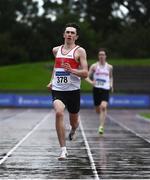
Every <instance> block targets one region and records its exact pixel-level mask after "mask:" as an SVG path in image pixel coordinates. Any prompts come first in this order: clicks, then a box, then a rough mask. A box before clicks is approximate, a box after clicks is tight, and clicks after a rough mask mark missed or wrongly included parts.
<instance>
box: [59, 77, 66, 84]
mask: <svg viewBox="0 0 150 180" xmlns="http://www.w3.org/2000/svg"><path fill="white" fill-rule="evenodd" d="M57 83H58V84H66V83H68V79H67V76H58V77H57Z"/></svg>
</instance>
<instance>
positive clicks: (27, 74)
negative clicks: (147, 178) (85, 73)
mask: <svg viewBox="0 0 150 180" xmlns="http://www.w3.org/2000/svg"><path fill="white" fill-rule="evenodd" d="M94 62H96V60H94V59H93V60H88V64H89V66H90V65H91V64H92V63H94ZM108 62H109V63H111V64H112V65H119V66H123V65H128V66H129V65H130V66H135V65H139V66H143V65H145V66H150V59H132V60H131V59H128V60H127V59H110V60H109V59H108ZM53 63H54V61H51V60H49V61H46V62H40V63H28V64H19V65H10V66H1V67H0V91H1V92H2V91H8V92H9V91H10V92H11V91H17V92H18V91H44V92H47V88H46V85H47V83H48V82H49V81H50V77H51V73H52V69H53ZM91 89H92V87H91V85H90V84H89V83H87V82H86V81H85V80H82V83H81V90H83V91H86V92H88V91H91Z"/></svg>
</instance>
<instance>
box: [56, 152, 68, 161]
mask: <svg viewBox="0 0 150 180" xmlns="http://www.w3.org/2000/svg"><path fill="white" fill-rule="evenodd" d="M67 156H68V153H67V150H61V153H60V156H59V157H58V160H65V159H67Z"/></svg>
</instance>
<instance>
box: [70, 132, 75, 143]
mask: <svg viewBox="0 0 150 180" xmlns="http://www.w3.org/2000/svg"><path fill="white" fill-rule="evenodd" d="M75 138H76V131H73V130H71V131H70V133H69V140H70V141H72V140H75Z"/></svg>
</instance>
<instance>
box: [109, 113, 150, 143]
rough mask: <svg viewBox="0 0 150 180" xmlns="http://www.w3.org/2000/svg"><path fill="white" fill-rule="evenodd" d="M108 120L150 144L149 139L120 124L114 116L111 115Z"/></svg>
mask: <svg viewBox="0 0 150 180" xmlns="http://www.w3.org/2000/svg"><path fill="white" fill-rule="evenodd" d="M107 116H108V118H109V119H110V120H111V121H113V122H114V123H116V124H118V125H119V126H120V127H122V128H123V129H126V130H127V131H129V132H131V133H132V134H135V135H136V136H137V137H139V138H141V139H143V140H144V141H146V142H148V143H150V140H149V139H147V138H144V137H143V136H141V135H140V134H139V133H136V132H135V131H134V130H132V129H130V128H128V127H127V126H125V125H124V124H122V123H120V122H117V121H116V120H115V119H114V118H113V117H112V116H110V115H107Z"/></svg>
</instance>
